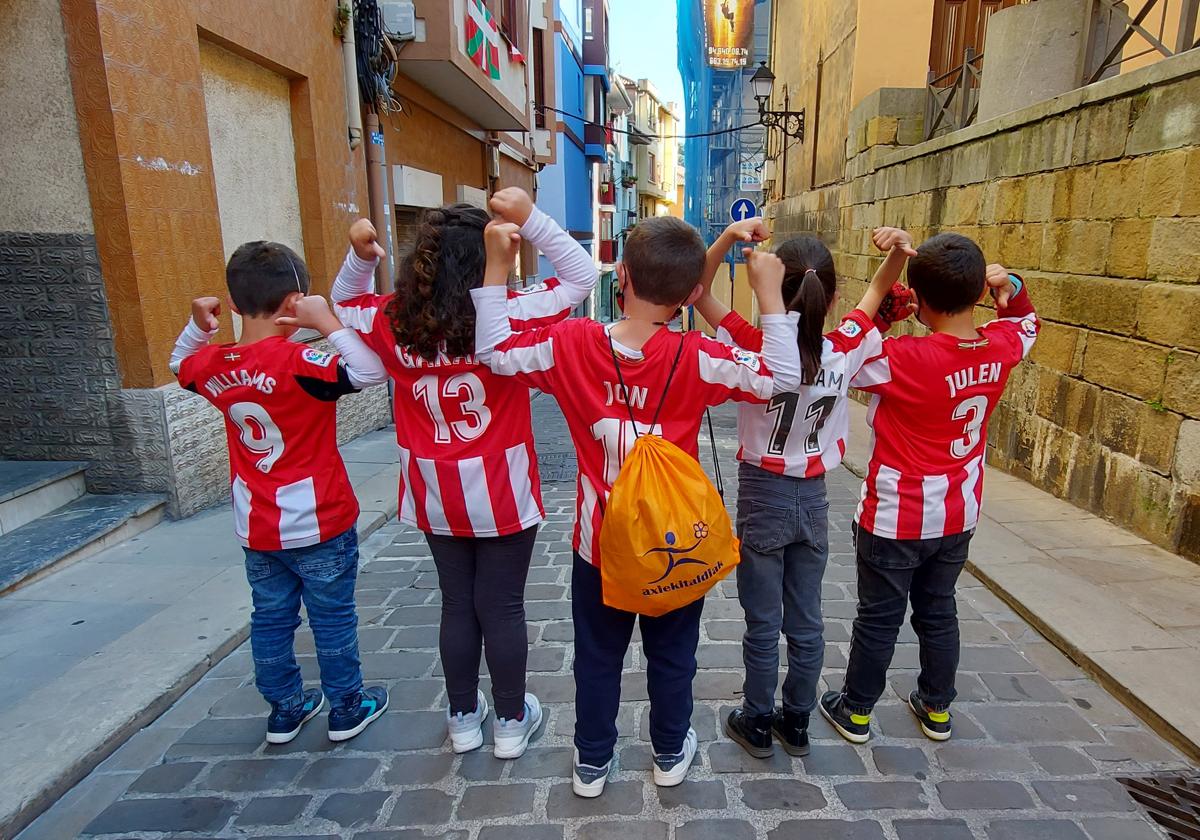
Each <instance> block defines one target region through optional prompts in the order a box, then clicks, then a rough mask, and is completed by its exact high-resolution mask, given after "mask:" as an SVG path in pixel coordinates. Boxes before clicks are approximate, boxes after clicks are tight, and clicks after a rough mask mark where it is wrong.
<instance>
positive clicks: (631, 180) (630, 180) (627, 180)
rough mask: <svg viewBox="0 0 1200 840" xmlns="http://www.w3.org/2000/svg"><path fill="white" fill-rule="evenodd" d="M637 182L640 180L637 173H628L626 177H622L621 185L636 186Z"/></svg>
mask: <svg viewBox="0 0 1200 840" xmlns="http://www.w3.org/2000/svg"><path fill="white" fill-rule="evenodd" d="M637 182H638V177H637V176H636V175H626V176H625V177H624V178H622V179H621V186H622V187H636V186H637Z"/></svg>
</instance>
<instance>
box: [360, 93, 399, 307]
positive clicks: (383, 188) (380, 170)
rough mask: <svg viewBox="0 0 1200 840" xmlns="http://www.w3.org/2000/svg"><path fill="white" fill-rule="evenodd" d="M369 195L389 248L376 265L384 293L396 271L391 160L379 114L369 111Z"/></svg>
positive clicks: (392, 285) (392, 286)
mask: <svg viewBox="0 0 1200 840" xmlns="http://www.w3.org/2000/svg"><path fill="white" fill-rule="evenodd" d="M366 124H367V196H368V198H369V199H370V202H371V224H373V225H375V230H377V231H378V232H379V238H380V240H381V242H382V244H383V249H384V251H385V252H386V253H385V254H384V256H383V259H381V260H380V261H379V265H378V266H376V268H375V280H376V283H377V284H378V286H377V288H378V289H379V291H380V293H381V294H385V295H386V294H390V293H391V292H392V291H394V290H395V282H394V280H393V277H394V275H393V274H392V213H391V199H390V198H389V197H388V182H387V161H386V160H385V157H386V156H385V154H384V148H383V131H382V130H380V128H379V115H378V114H376V113H375V112H374V111H368V112H367V118H366Z"/></svg>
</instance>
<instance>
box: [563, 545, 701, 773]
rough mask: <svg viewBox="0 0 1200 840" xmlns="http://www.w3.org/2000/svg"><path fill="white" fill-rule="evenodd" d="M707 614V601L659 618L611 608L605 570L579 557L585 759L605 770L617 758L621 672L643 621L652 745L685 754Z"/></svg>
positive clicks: (578, 721) (575, 613)
mask: <svg viewBox="0 0 1200 840" xmlns="http://www.w3.org/2000/svg"><path fill="white" fill-rule="evenodd" d="M703 611H704V599H703V598H701V599H699V600H697V601H694V602H693V603H691V604H688V605H687V606H686V607H680V608H679V609H677V610H672V611H671V612H669V613H667V614H666V615H660V616H657V617H655V618H650V617H648V616H644V615H643V616H638V615H637V614H636V613H631V612H625V611H624V610H618V609H613V608H612V607H608V606H605V604H604V595H603V593H602V591H601V581H600V570H599V569H598V568H596V567H595V566H593V565H592V564H591V563H589V562H587V561H586V560H584V559H583V558H582V557H580V556H579V555H578V554H576V555H575V567H574V569H573V570H572V572H571V615H572V618H573V619H574V621H575V747H576V749H578V750H579V759H580V761H582V762H583V763H584V764H589V765H592V766H593V767H603V766H604V765H605V764H607V763H608V761H609V759H611V758H612V756H613V748H614V747H615V746H616V743H617V712H618V711H619V707H620V703H621V669H622V667H623V664H624V661H625V652H626V651H627V650H628V649H629V640H630V639H631V638H632V636H633V624H634V622H635V621H637V620H638V619H639V618H640V619H641V627H642V653H643V654H644V655H645V657H646V688H647V691H648V693H649V695H650V743H651V744H652V745H653V747H654V752H656V753H658V754H660V755H675V754H677V753H679V752H680V751H682V750H683V740H684V738H686V737H687V731H688V727H689V726H691V721H692V679H693V678H694V677H695V676H696V644H697V643H698V642H699V641H700V615H701V613H702V612H703Z"/></svg>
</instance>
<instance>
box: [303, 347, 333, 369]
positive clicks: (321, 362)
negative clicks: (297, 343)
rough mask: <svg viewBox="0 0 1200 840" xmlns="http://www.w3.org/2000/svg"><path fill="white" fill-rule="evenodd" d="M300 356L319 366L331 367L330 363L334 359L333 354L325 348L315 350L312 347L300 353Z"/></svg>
mask: <svg viewBox="0 0 1200 840" xmlns="http://www.w3.org/2000/svg"><path fill="white" fill-rule="evenodd" d="M300 358H302V359H304V361H306V362H308V363H309V364H310V365H316V366H317V367H329V363H330V362H332V361H333V354H332V353H326V352H325V351H323V350H314V349H312V348H311V347H309V348H308V349H306V350H305V351H304V352H303V353H301V354H300Z"/></svg>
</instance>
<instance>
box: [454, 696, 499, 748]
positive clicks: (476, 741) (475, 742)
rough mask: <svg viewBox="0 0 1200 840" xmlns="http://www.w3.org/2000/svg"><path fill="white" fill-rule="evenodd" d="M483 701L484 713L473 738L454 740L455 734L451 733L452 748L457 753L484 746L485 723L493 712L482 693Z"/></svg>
mask: <svg viewBox="0 0 1200 840" xmlns="http://www.w3.org/2000/svg"><path fill="white" fill-rule="evenodd" d="M480 697H481V699H482V703H483V715H482V716H481V717H480V718H479V729H477V730H475V732H473V733H472V735H471V738H469V739H468V740H466V741H456V740H454V734H453V733H450V749H451V750H453V751H454V754H455V755H461V754H462V753H469V752H474V751H475V750H477V749H479V748H480V747H482V746H483V724H484V723H485V722H486V721H487V718H488V715H489V714H490V713H491V711H492V710H491V708H490V707H489V706H488V704H487V698H486V697H483V695H480Z"/></svg>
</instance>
